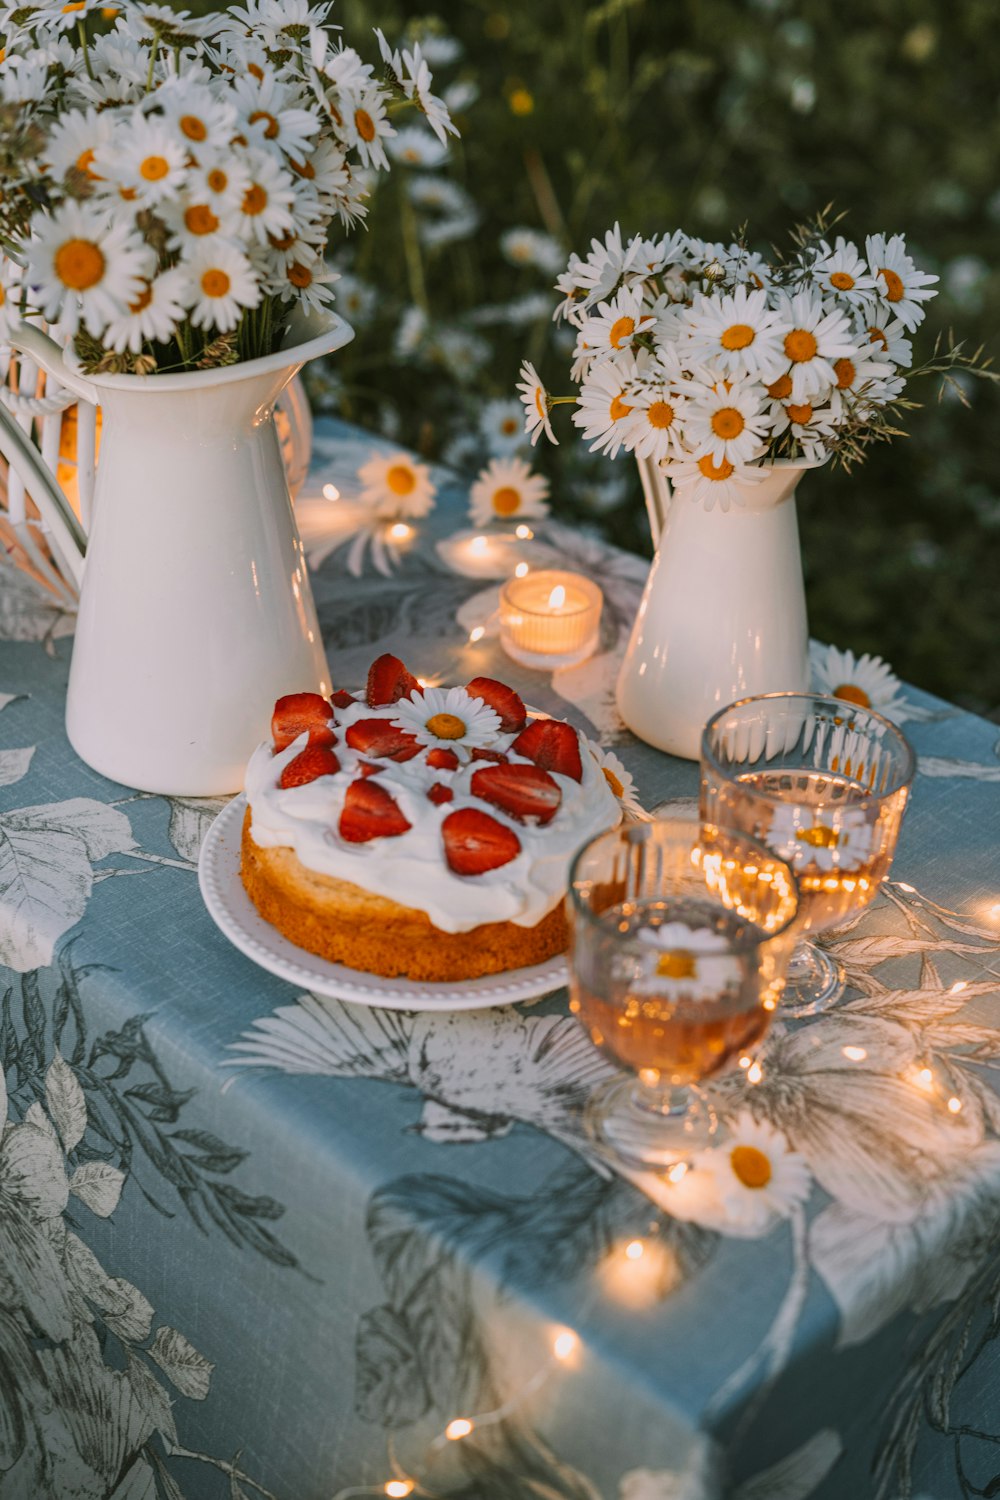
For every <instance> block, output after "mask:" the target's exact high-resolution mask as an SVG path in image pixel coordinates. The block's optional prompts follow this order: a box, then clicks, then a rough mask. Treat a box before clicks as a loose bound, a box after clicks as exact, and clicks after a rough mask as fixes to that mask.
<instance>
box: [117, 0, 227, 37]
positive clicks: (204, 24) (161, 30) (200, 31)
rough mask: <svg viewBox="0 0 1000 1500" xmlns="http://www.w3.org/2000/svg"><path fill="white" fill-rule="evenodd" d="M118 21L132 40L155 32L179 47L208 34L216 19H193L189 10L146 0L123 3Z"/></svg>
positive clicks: (152, 34) (157, 35)
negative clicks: (137, 2) (140, 2)
mask: <svg viewBox="0 0 1000 1500" xmlns="http://www.w3.org/2000/svg"><path fill="white" fill-rule="evenodd" d="M118 25H119V27H121V28H122V29H123V30H125V31H127V33H128V35H129V36H132V37H135V38H136V40H140V41H141V40H142V38H144V37H149V36H155V37H157V38H158V39H159V40H160V41H161V42H164V43H166V45H167V46H168V47H183V46H186V45H187V44H188V43H190V42H197V41H200V40H201V39H202V38H204V37H207V36H210V35H211V33H212V32H213V31H214V30H215V26H216V22H215V19H214V17H212V16H203V17H201V18H199V19H196V18H195V17H194V16H192V15H191V13H190V11H186V10H175V9H174V8H173V6H171V5H152V4H148V3H147V4H139V5H135V4H133V5H129V6H127V7H125V6H123V7H122V16H121V19H120V20H119V22H118Z"/></svg>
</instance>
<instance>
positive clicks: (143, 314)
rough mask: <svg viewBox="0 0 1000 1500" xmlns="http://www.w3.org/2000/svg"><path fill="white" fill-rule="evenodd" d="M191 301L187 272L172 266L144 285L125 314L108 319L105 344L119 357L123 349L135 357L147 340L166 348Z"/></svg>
mask: <svg viewBox="0 0 1000 1500" xmlns="http://www.w3.org/2000/svg"><path fill="white" fill-rule="evenodd" d="M190 301H191V279H190V277H189V275H188V273H187V270H186V268H184V267H183V266H175V267H174V268H173V269H172V270H168V271H161V272H160V274H159V276H156V277H154V278H153V280H152V281H144V282H143V284H142V290H141V291H140V293H139V295H138V296H137V297H136V298H135V300H134V302H130V303H129V305H128V309H127V311H126V312H124V313H122V314H120V315H119V316H118V317H115V318H112V319H111V321H110V322H109V324H108V326H107V329H106V331H105V334H104V344H105V345H106V347H107V348H108V349H114V350H115V352H116V353H118V354H121V353H123V352H124V351H125V350H126V349H129V350H131V352H132V353H133V354H138V353H139V351H140V350H141V349H142V346H143V344H144V343H145V341H146V340H147V339H149V340H157V341H158V342H159V343H162V344H166V343H168V342H169V340H170V339H171V338H172V337H173V335H174V332H175V330H176V328H177V325H178V324H179V323H183V321H184V319H185V318H186V316H187V308H188V305H189V303H190Z"/></svg>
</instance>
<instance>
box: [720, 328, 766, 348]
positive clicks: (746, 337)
mask: <svg viewBox="0 0 1000 1500" xmlns="http://www.w3.org/2000/svg"><path fill="white" fill-rule="evenodd" d="M756 337H757V335H756V334H755V333H754V330H753V329H752V328H751V327H750V324H749V323H733V324H732V326H731V327H729V328H726V329H724V330H723V334H722V337H721V338H720V340H719V343H720V344H721V345H722V347H723V349H746V348H747V346H748V345H749V344H752V343H753V341H754V339H755V338H756Z"/></svg>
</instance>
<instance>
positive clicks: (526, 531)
mask: <svg viewBox="0 0 1000 1500" xmlns="http://www.w3.org/2000/svg"><path fill="white" fill-rule="evenodd" d="M534 534H535V533H534V532H533V531H532V529H531V527H530V526H519V527H518V528H517V530H516V531H515V532H514V535H515V536H516V537H520V539H521V541H522V542H530V540H531V538H532V537H533V536H534Z"/></svg>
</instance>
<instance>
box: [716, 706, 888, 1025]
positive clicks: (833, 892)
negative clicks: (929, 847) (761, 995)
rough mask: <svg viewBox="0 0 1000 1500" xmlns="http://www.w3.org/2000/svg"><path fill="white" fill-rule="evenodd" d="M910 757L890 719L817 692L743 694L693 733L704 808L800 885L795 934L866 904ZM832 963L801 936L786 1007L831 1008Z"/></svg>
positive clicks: (835, 968) (825, 925)
mask: <svg viewBox="0 0 1000 1500" xmlns="http://www.w3.org/2000/svg"><path fill="white" fill-rule="evenodd" d="M914 766H915V760H914V755H913V751H912V750H911V748H910V745H909V743H908V741H907V740H906V739H905V738H904V737H903V735H902V734H900V732H899V730H898V729H897V728H896V726H895V725H894V724H890V723H889V721H888V719H884V718H883V717H882V715H881V714H877V713H875V712H873V710H871V709H870V708H861V707H858V706H856V705H854V704H852V703H847V702H845V701H844V700H843V699H840V698H824V697H820V696H819V695H818V694H815V693H769V694H766V695H765V696H762V697H758V698H744V699H742V701H741V702H739V703H733V704H731V705H730V707H729V708H724V709H722V710H721V711H720V712H719V713H717V714H715V715H714V716H713V717H712V718H711V719H709V721H708V723H707V724H706V726H705V730H704V733H703V735H702V741H701V814H702V819H703V821H704V822H705V824H706V826H708V827H711V825H713V824H715V823H723V824H727V825H729V826H731V827H734V828H739V829H742V830H743V832H745V833H747V834H749V835H750V836H751V837H753V838H756V839H759V840H760V841H761V843H764V844H766V845H767V846H768V848H770V849H771V850H773V851H774V853H776V854H779V855H780V856H781V857H782V858H783V859H785V860H787V861H788V863H789V864H790V865H791V866H792V868H793V870H794V871H795V875H796V879H797V881H798V887H799V915H798V919H797V926H798V929H799V933H800V935H801V934H804V933H811V932H829V931H831V930H832V929H833V928H835V927H839V926H841V925H842V924H843V923H844V922H845V921H846V920H847V919H848V918H849V917H853V916H855V915H856V914H857V913H858V912H860V911H861V910H862V909H863V908H864V907H865V906H867V905H868V903H869V902H870V901H872V900H873V899H874V897H875V895H876V893H877V891H878V888H879V886H880V885H881V883H882V881H883V880H884V879H885V877H886V875H887V874H888V873H889V866H890V865H891V864H892V858H893V855H894V853H895V851H896V842H897V840H898V838H899V828H900V824H901V822H902V819H903V813H904V811H905V809H906V803H907V799H908V797H909V792H910V784H911V782H912V780H913V773H914ZM843 989H844V975H843V970H842V969H841V966H840V965H839V964H838V963H837V962H836V961H835V960H834V959H833V958H832V957H831V956H830V954H828V953H826V952H824V950H823V949H822V948H818V947H816V945H815V944H814V943H809V942H805V941H803V942H800V943H799V944H798V946H797V947H796V950H795V953H794V955H793V957H792V962H791V964H790V966H789V970H788V978H787V982H786V985H785V992H784V996H783V1001H782V1003H783V1006H784V1005H785V1004H787V1005H788V1006H789V1008H790V1013H791V1014H794V1015H812V1014H815V1013H816V1012H817V1011H821V1010H827V1009H829V1008H830V1007H831V1006H832V1005H833V1004H834V1003H835V1002H836V1000H837V999H839V997H840V996H841V994H842V993H843Z"/></svg>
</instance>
